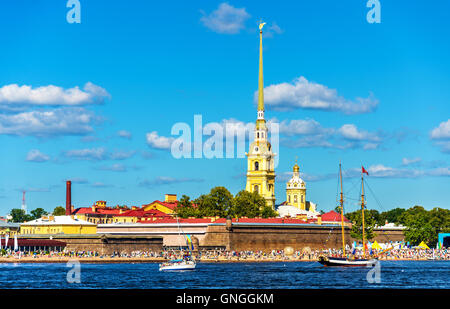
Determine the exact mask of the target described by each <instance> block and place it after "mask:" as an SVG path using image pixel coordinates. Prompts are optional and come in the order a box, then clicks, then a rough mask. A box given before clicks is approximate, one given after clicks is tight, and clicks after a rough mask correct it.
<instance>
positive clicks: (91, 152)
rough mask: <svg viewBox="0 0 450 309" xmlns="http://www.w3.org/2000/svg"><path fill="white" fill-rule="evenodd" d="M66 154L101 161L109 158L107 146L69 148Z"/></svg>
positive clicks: (76, 157) (71, 156)
mask: <svg viewBox="0 0 450 309" xmlns="http://www.w3.org/2000/svg"><path fill="white" fill-rule="evenodd" d="M65 156H66V157H69V158H74V159H78V160H89V161H99V160H106V159H107V158H108V153H107V152H106V150H105V148H92V149H89V148H86V149H76V150H68V151H66V152H65Z"/></svg>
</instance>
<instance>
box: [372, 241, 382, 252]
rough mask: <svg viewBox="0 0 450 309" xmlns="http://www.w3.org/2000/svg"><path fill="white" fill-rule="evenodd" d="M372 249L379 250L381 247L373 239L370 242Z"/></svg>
mask: <svg viewBox="0 0 450 309" xmlns="http://www.w3.org/2000/svg"><path fill="white" fill-rule="evenodd" d="M372 249H377V250H380V249H381V246H380V245H379V244H378V243H377V241H376V240H375V241H374V242H373V244H372Z"/></svg>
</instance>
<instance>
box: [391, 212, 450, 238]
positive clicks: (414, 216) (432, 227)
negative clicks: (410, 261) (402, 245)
mask: <svg viewBox="0 0 450 309" xmlns="http://www.w3.org/2000/svg"><path fill="white" fill-rule="evenodd" d="M400 219H401V220H402V222H404V225H405V226H406V229H405V230H404V231H403V233H404V235H405V240H406V241H409V242H411V243H412V244H413V245H418V244H419V243H420V242H422V241H424V242H425V243H426V244H427V245H428V246H434V245H435V244H436V243H437V240H438V234H439V233H442V232H449V231H450V210H447V209H442V208H433V209H432V210H430V211H427V210H425V209H424V208H423V207H422V206H414V207H412V208H410V209H408V210H406V211H405V212H404V213H403V214H402V215H401V218H400Z"/></svg>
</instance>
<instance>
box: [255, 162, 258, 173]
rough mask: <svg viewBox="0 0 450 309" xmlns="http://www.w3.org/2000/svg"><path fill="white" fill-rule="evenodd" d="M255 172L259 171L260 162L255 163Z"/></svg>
mask: <svg viewBox="0 0 450 309" xmlns="http://www.w3.org/2000/svg"><path fill="white" fill-rule="evenodd" d="M255 171H259V162H258V161H256V162H255Z"/></svg>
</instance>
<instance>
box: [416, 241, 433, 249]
mask: <svg viewBox="0 0 450 309" xmlns="http://www.w3.org/2000/svg"><path fill="white" fill-rule="evenodd" d="M418 247H419V248H422V249H430V248H429V247H428V246H427V244H426V243H425V242H424V241H423V240H422V242H421V243H420V244H419V245H418Z"/></svg>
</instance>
